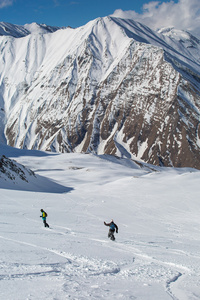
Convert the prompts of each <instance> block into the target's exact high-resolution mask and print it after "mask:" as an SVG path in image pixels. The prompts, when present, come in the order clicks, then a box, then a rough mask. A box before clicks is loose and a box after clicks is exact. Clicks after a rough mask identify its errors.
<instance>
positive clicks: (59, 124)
mask: <svg viewBox="0 0 200 300" xmlns="http://www.w3.org/2000/svg"><path fill="white" fill-rule="evenodd" d="M180 49H182V50H181V51H180ZM0 50H1V53H2V55H1V57H0V60H1V61H0V62H1V65H2V66H3V67H2V71H1V72H0V104H1V125H2V128H4V130H3V132H4V137H3V133H2V134H1V141H3V142H4V143H5V141H6V142H7V143H8V145H11V146H15V147H18V148H24V149H26V148H27V149H40V150H48V151H55V152H86V153H87V152H93V153H96V154H111V155H117V156H123V155H127V156H128V157H132V158H134V159H139V160H140V159H141V160H143V161H145V162H148V163H151V164H156V165H159V164H160V165H165V166H184V167H185V166H186V167H188V166H190V167H195V168H200V160H199V158H198V156H199V144H200V143H199V125H198V124H199V103H200V93H199V92H200V66H199V61H198V57H195V56H194V55H193V54H191V53H190V52H189V51H188V49H187V47H185V46H184V45H183V43H182V44H180V42H177V41H175V40H174V39H172V38H170V37H166V36H164V35H163V34H161V33H156V32H154V31H152V30H151V29H149V28H148V27H147V26H144V25H142V24H140V23H137V22H134V21H133V20H124V19H120V18H114V17H110V16H109V17H104V18H98V19H95V20H92V21H90V22H89V23H87V24H86V25H84V26H82V27H79V28H75V29H71V28H65V29H63V30H56V31H54V32H52V33H48V34H29V35H27V36H25V37H23V38H21V39H20V40H18V39H15V38H14V39H13V38H10V37H9V38H8V37H5V36H1V37H0ZM10 74H12V75H10ZM123 149H124V150H123Z"/></svg>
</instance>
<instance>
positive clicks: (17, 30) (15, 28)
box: [0, 22, 30, 38]
mask: <svg viewBox="0 0 200 300" xmlns="http://www.w3.org/2000/svg"><path fill="white" fill-rule="evenodd" d="M28 34H30V32H29V31H28V30H27V29H26V28H24V26H21V25H14V24H10V23H6V22H0V36H1V35H7V36H13V37H17V38H19V37H23V36H26V35H28Z"/></svg>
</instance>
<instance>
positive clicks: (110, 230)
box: [104, 220, 118, 241]
mask: <svg viewBox="0 0 200 300" xmlns="http://www.w3.org/2000/svg"><path fill="white" fill-rule="evenodd" d="M104 225H106V226H109V227H110V228H109V232H108V238H110V239H111V240H112V241H114V240H115V236H114V232H115V229H116V233H118V226H117V225H116V224H115V223H114V221H113V220H111V222H110V223H106V222H104Z"/></svg>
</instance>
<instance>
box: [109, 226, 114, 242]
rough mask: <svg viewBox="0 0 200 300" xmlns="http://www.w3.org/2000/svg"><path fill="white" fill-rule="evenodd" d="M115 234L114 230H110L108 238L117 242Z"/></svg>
mask: <svg viewBox="0 0 200 300" xmlns="http://www.w3.org/2000/svg"><path fill="white" fill-rule="evenodd" d="M114 232H115V231H114V230H112V229H109V232H108V237H109V238H110V239H111V240H112V241H114V240H115V237H114Z"/></svg>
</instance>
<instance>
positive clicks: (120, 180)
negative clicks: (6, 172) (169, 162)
mask: <svg viewBox="0 0 200 300" xmlns="http://www.w3.org/2000/svg"><path fill="white" fill-rule="evenodd" d="M0 154H1V155H2V154H4V155H6V154H7V156H9V158H14V159H15V160H16V161H17V162H18V163H19V164H23V165H24V166H25V167H26V168H30V169H31V170H32V171H34V173H35V174H36V176H42V178H43V179H45V178H46V181H49V192H47V191H45V192H44V191H43V192H41V190H39V189H37V187H35V186H34V187H33V186H32V188H34V189H32V191H26V186H24V190H23V188H21V190H17V188H16V189H10V185H9V187H8V186H7V185H6V183H5V182H4V188H1V209H0V228H1V232H0V240H1V242H0V299H3V300H4V299H6V300H13V299H15V300H25V299H29V300H33V299H37V300H44V299H50V300H53V299H58V300H62V299H63V300H65V299H88V298H89V299H139V300H156V299H159V300H160V299H162V300H167V299H174V300H177V299H178V300H197V299H200V290H199V275H200V263H199V261H200V254H199V253H200V243H199V240H200V218H199V209H200V202H199V179H200V172H199V171H197V170H195V169H172V168H159V167H152V166H150V165H145V166H144V165H143V167H141V166H139V165H138V164H136V163H135V162H133V161H130V160H129V159H117V158H114V157H111V156H93V155H90V154H72V153H71V154H49V153H45V152H39V151H27V150H18V149H17V150H15V149H12V148H7V147H5V146H4V147H1V148H0ZM52 181H53V182H54V183H55V184H59V185H60V186H61V187H62V188H61V189H60V190H57V192H55V191H54V193H53V189H52V185H51V184H52ZM0 182H1V179H0ZM1 183H2V182H1ZM24 185H25V183H24ZM31 185H32V183H30V186H31ZM1 186H2V185H1ZM63 187H65V188H66V189H67V191H66V190H65V191H64V190H63ZM30 190H31V188H30ZM33 190H34V191H33ZM41 208H43V209H44V210H47V212H48V223H49V224H50V227H51V228H50V229H45V228H44V227H43V224H42V220H41V219H40V217H39V216H40V209H41ZM111 218H113V219H114V221H115V222H116V223H117V225H118V226H119V233H118V235H116V241H115V242H112V241H110V240H108V239H107V232H108V228H107V227H105V226H104V225H103V221H107V222H108V221H110V219H111Z"/></svg>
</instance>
